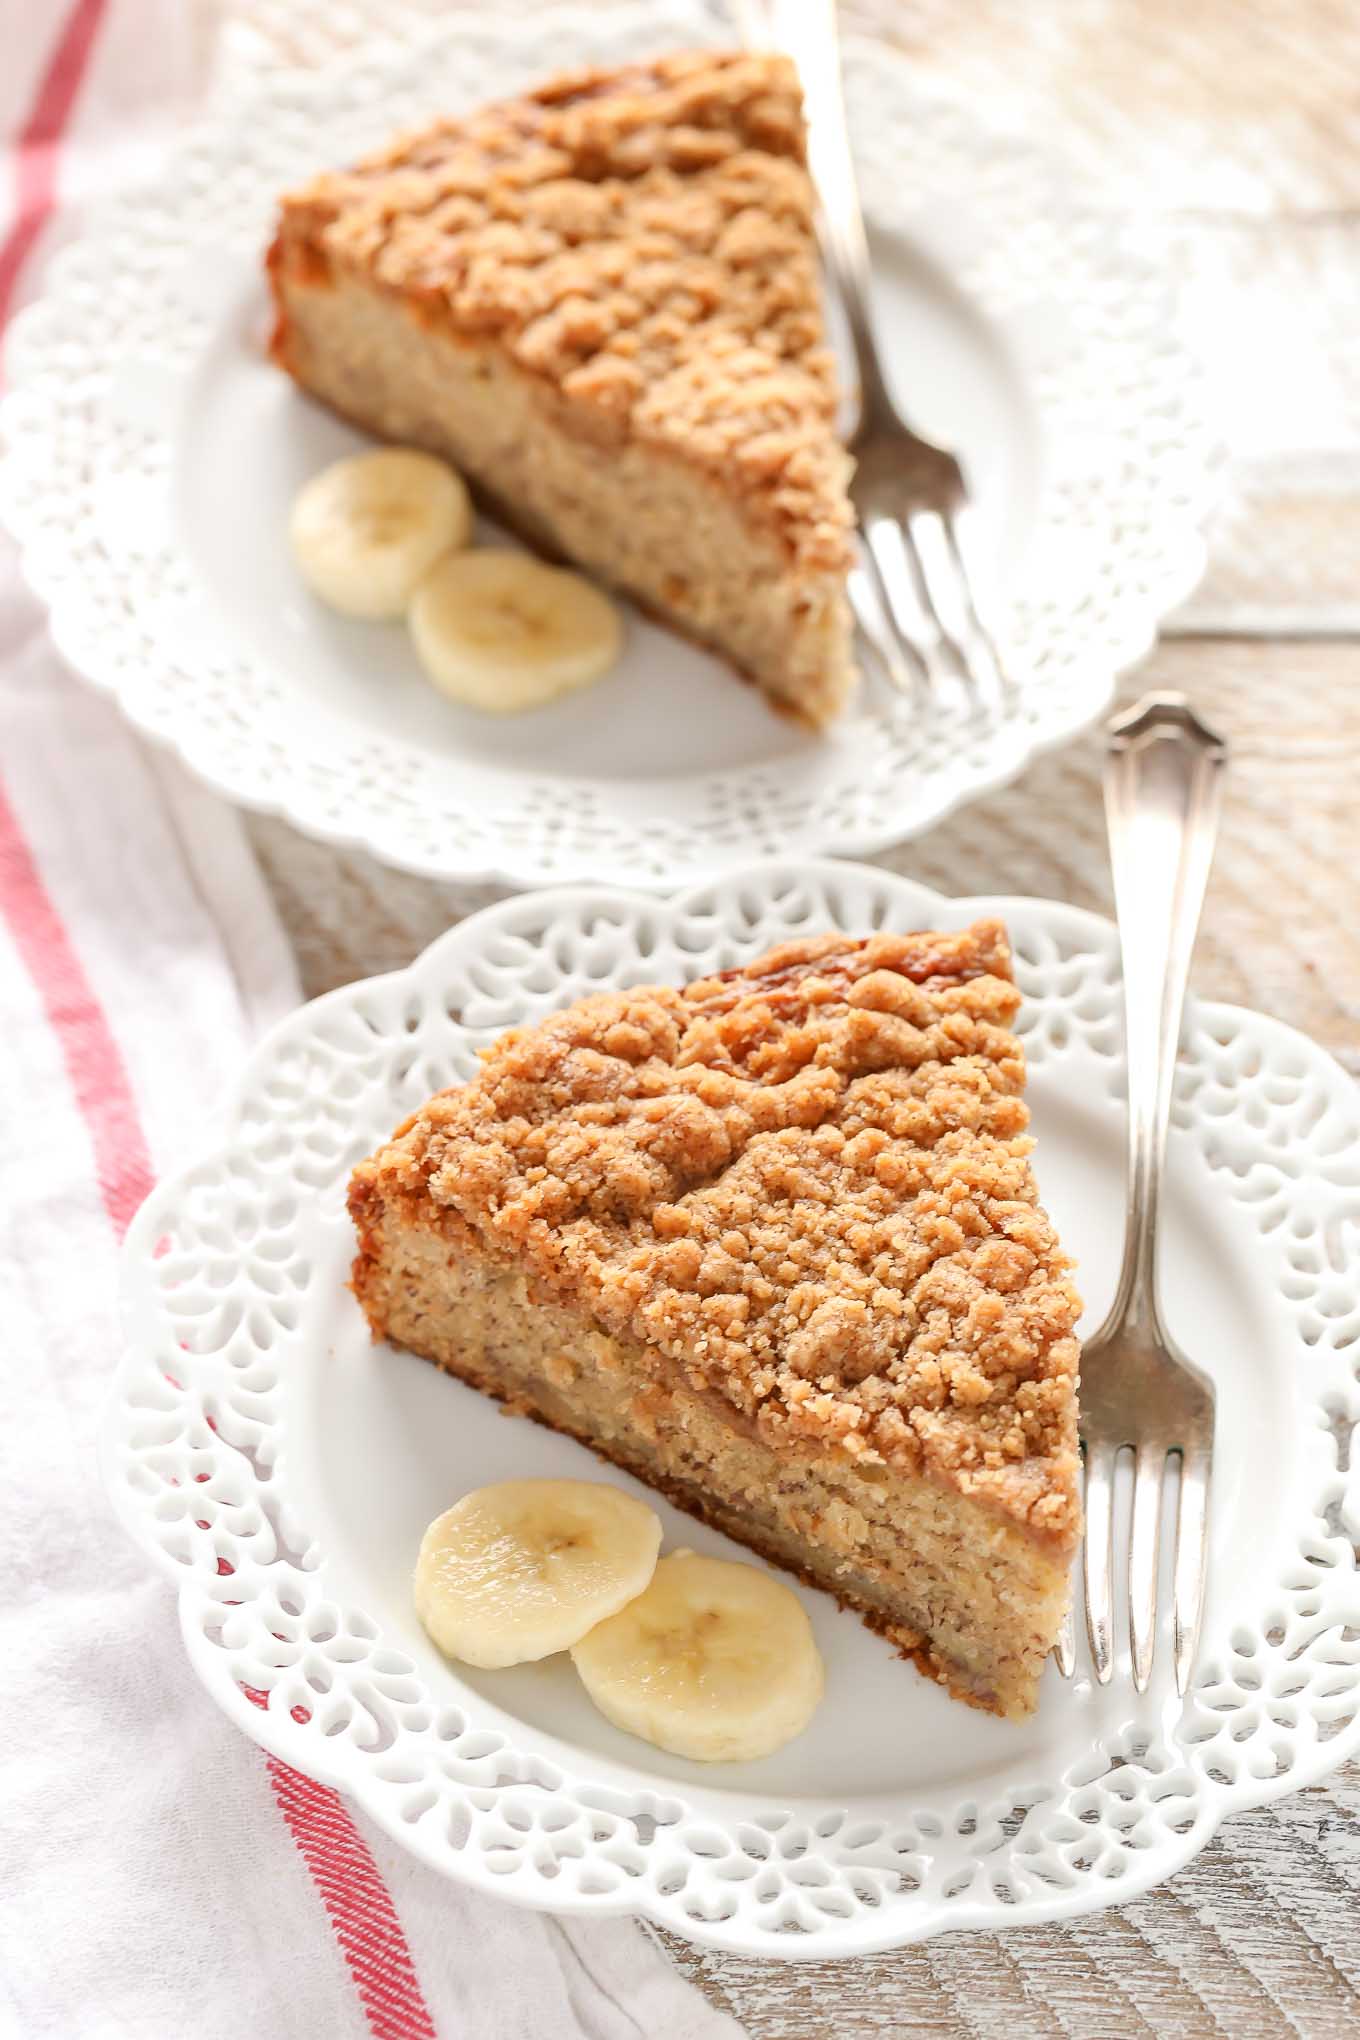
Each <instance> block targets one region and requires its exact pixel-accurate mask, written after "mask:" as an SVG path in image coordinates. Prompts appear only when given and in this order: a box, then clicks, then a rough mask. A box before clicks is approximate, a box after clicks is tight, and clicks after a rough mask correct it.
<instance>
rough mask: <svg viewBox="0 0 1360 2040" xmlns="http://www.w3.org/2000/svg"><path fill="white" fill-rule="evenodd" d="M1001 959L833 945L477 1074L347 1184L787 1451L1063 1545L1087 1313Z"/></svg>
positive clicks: (953, 945) (942, 946)
mask: <svg viewBox="0 0 1360 2040" xmlns="http://www.w3.org/2000/svg"><path fill="white" fill-rule="evenodd" d="M1017 1004H1018V994H1017V992H1016V989H1015V986H1014V984H1013V982H1012V980H1011V969H1010V955H1009V949H1008V946H1007V942H1006V936H1005V931H1004V929H1003V928H1002V927H1001V926H1000V925H999V924H998V923H996V922H979V923H978V924H977V925H976V926H974V927H972V928H968V929H965V930H963V931H962V932H961V933H957V934H924V935H875V936H872V937H870V938H868V939H867V940H864V941H852V940H847V938H845V937H843V936H826V937H822V938H819V939H816V940H811V941H797V942H791V943H788V944H786V945H785V946H784V947H782V948H780V949H776V950H773V951H771V953H770V954H769V955H767V956H765V957H763V958H761V959H760V961H759V962H756V963H753V964H749V965H747V966H744V967H743V968H742V969H741V970H739V971H736V972H730V973H727V974H725V975H723V976H721V977H716V978H708V979H705V980H703V981H701V982H699V983H696V984H691V985H689V986H688V987H687V988H686V989H685V990H684V991H676V990H672V989H669V988H666V987H661V988H647V989H643V990H637V991H630V992H610V993H606V994H602V995H600V996H597V997H594V998H588V999H584V1000H582V1001H581V1002H580V1003H579V1004H578V1005H575V1006H572V1007H570V1008H569V1009H568V1010H567V1011H565V1012H562V1013H557V1014H554V1015H553V1016H552V1017H551V1018H550V1019H547V1020H545V1021H543V1022H541V1023H540V1024H539V1025H538V1026H535V1027H531V1028H524V1029H518V1030H514V1031H512V1032H511V1033H509V1034H506V1035H504V1036H503V1037H502V1038H501V1040H499V1041H498V1042H497V1043H496V1044H495V1045H494V1047H492V1048H490V1049H489V1050H487V1051H486V1055H485V1064H484V1067H483V1069H482V1070H481V1072H480V1073H479V1075H478V1076H477V1078H476V1079H475V1081H474V1082H472V1083H471V1084H468V1085H466V1086H465V1087H463V1088H461V1089H459V1090H454V1091H448V1092H444V1093H442V1094H441V1095H440V1096H439V1097H437V1098H434V1099H432V1100H431V1102H430V1103H429V1104H428V1105H427V1106H426V1107H425V1108H424V1110H423V1111H421V1112H420V1113H418V1114H417V1115H416V1117H415V1118H414V1120H412V1121H411V1122H409V1124H408V1126H407V1127H406V1128H405V1129H403V1130H402V1132H401V1133H400V1134H399V1135H398V1137H397V1139H396V1140H395V1141H394V1142H393V1144H392V1145H391V1146H390V1147H388V1148H386V1149H384V1150H383V1151H382V1152H381V1153H380V1154H379V1155H378V1156H376V1157H375V1158H374V1161H373V1162H372V1163H369V1164H365V1165H364V1168H363V1169H362V1170H361V1171H360V1181H361V1182H364V1183H366V1184H367V1185H368V1186H371V1188H373V1189H376V1190H377V1191H378V1192H379V1193H380V1194H381V1196H382V1197H383V1198H385V1199H388V1200H392V1199H398V1200H400V1199H402V1198H403V1197H405V1198H410V1199H414V1200H418V1202H419V1204H420V1205H421V1206H422V1207H423V1208H424V1209H425V1210H426V1211H428V1209H429V1202H430V1200H433V1204H434V1206H435V1207H439V1208H444V1209H447V1210H450V1211H452V1212H454V1213H456V1214H457V1215H458V1217H459V1218H460V1219H461V1220H462V1221H463V1222H464V1223H465V1224H466V1225H468V1226H470V1227H471V1228H472V1229H473V1231H474V1232H475V1233H476V1234H477V1236H478V1237H479V1238H480V1239H481V1240H482V1241H483V1242H484V1244H485V1245H486V1247H487V1248H488V1249H489V1250H490V1251H491V1252H492V1253H494V1254H496V1255H498V1256H500V1257H502V1258H504V1259H507V1260H512V1261H514V1262H515V1263H517V1264H518V1265H520V1266H522V1267H523V1268H525V1270H526V1271H527V1272H528V1274H529V1275H530V1277H531V1278H532V1279H533V1280H534V1281H535V1282H537V1283H538V1284H540V1285H542V1286H543V1287H544V1288H545V1289H546V1290H548V1291H549V1292H550V1293H551V1294H553V1295H554V1296H556V1297H558V1298H561V1299H564V1300H567V1301H571V1302H574V1303H576V1304H578V1305H579V1306H581V1307H582V1308H584V1309H585V1310H587V1311H588V1312H589V1313H590V1314H591V1315H592V1316H593V1317H594V1318H595V1320H596V1321H597V1322H598V1323H599V1324H600V1325H601V1326H602V1327H603V1328H604V1329H605V1330H606V1331H610V1332H613V1333H614V1334H616V1335H618V1336H629V1337H632V1338H636V1339H641V1340H644V1341H647V1342H650V1343H651V1344H653V1345H655V1346H657V1347H659V1348H660V1349H661V1350H662V1351H663V1352H664V1353H666V1354H667V1355H668V1356H669V1357H670V1358H671V1359H672V1360H674V1361H677V1362H679V1363H680V1364H682V1365H683V1366H684V1368H685V1371H686V1373H687V1375H688V1377H689V1379H690V1380H691V1382H692V1383H693V1384H694V1385H695V1386H697V1387H699V1388H700V1389H708V1390H711V1391H713V1392H714V1393H716V1394H719V1395H721V1396H723V1397H725V1398H726V1399H727V1401H728V1402H729V1403H730V1404H731V1405H732V1406H733V1407H734V1409H735V1410H737V1411H740V1412H742V1413H743V1415H744V1416H745V1417H746V1418H747V1419H749V1420H752V1421H754V1422H755V1423H756V1424H757V1425H758V1426H759V1428H760V1430H761V1431H762V1432H763V1433H764V1434H765V1435H766V1436H767V1437H768V1438H769V1439H770V1440H771V1442H773V1443H777V1442H778V1441H779V1440H780V1439H781V1438H782V1439H784V1440H789V1441H791V1440H794V1439H803V1440H810V1441H816V1442H818V1443H821V1444H827V1445H831V1446H834V1448H835V1449H837V1450H840V1451H844V1452H846V1453H848V1454H851V1455H853V1456H854V1457H856V1458H857V1459H859V1460H860V1461H861V1463H862V1464H863V1465H864V1466H865V1467H866V1469H869V1468H872V1466H873V1465H874V1464H876V1463H881V1462H888V1463H889V1464H897V1465H907V1466H913V1467H916V1466H924V1467H925V1468H927V1469H929V1470H930V1471H932V1472H934V1473H935V1474H937V1475H939V1476H941V1477H943V1478H946V1479H947V1480H949V1481H950V1482H951V1483H952V1484H953V1485H955V1486H957V1487H960V1488H962V1489H964V1490H966V1491H968V1492H973V1493H976V1494H978V1495H979V1497H980V1498H985V1499H988V1500H990V1501H992V1502H993V1503H995V1504H996V1505H997V1506H998V1507H1001V1508H1003V1509H1004V1510H1005V1511H1006V1512H1007V1513H1008V1514H1010V1515H1012V1516H1014V1517H1017V1518H1019V1519H1021V1520H1024V1521H1027V1522H1028V1523H1029V1524H1030V1525H1031V1526H1032V1527H1033V1528H1034V1529H1035V1530H1036V1531H1041V1532H1043V1533H1045V1534H1047V1535H1049V1536H1052V1537H1054V1538H1057V1539H1060V1540H1064V1539H1068V1538H1070V1537H1071V1536H1072V1535H1073V1534H1074V1533H1075V1527H1076V1524H1077V1521H1078V1515H1079V1511H1078V1506H1077V1499H1076V1478H1075V1476H1076V1418H1075V1400H1074V1390H1075V1384H1076V1370H1077V1347H1076V1342H1075V1340H1074V1339H1073V1336H1072V1332H1073V1327H1074V1325H1075V1323H1076V1320H1077V1316H1078V1313H1079V1309H1080V1305H1079V1302H1078V1299H1077V1296H1076V1293H1075V1291H1074V1290H1073V1287H1072V1284H1071V1282H1070V1280H1069V1277H1068V1264H1067V1262H1066V1260H1065V1259H1064V1256H1063V1254H1062V1252H1061V1250H1060V1248H1059V1246H1058V1242H1057V1238H1056V1236H1055V1233H1054V1230H1053V1226H1052V1224H1051V1223H1050V1221H1049V1219H1048V1218H1047V1216H1046V1215H1045V1213H1044V1212H1043V1211H1042V1210H1041V1209H1040V1207H1039V1205H1038V1202H1037V1197H1036V1190H1035V1183H1034V1178H1033V1175H1032V1173H1031V1170H1030V1165H1029V1151H1030V1146H1031V1142H1030V1140H1029V1138H1028V1136H1027V1134H1026V1131H1025V1129H1026V1125H1027V1119H1028V1115H1027V1113H1026V1109H1025V1106H1024V1103H1023V1100H1022V1097H1021V1092H1022V1089H1023V1085H1024V1063H1023V1058H1022V1054H1021V1049H1020V1045H1019V1043H1018V1042H1017V1041H1016V1039H1015V1037H1014V1035H1013V1034H1012V1033H1011V1032H1010V1023H1011V1021H1012V1019H1013V1018H1014V1015H1015V1011H1016V1007H1017Z"/></svg>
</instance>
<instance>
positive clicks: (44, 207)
mask: <svg viewBox="0 0 1360 2040" xmlns="http://www.w3.org/2000/svg"><path fill="white" fill-rule="evenodd" d="M105 5H106V0H76V4H75V5H74V7H72V9H71V12H70V13H69V15H68V16H67V17H66V26H65V28H64V29H63V30H62V32H61V36H60V38H59V39H58V42H57V46H56V48H55V49H54V50H53V52H52V56H51V60H50V61H49V63H48V66H47V69H46V70H45V71H44V73H43V75H42V77H41V79H40V80H39V81H38V89H37V92H36V93H35V95H34V98H33V104H32V107H31V108H30V110H29V115H28V119H27V120H26V121H25V122H24V125H23V127H22V129H21V130H20V132H19V135H18V138H17V140H16V142H15V144H14V152H13V161H14V213H13V217H12V219H11V221H10V226H9V231H8V232H7V234H6V235H5V238H4V241H3V242H0V332H2V331H3V330H4V326H5V322H6V320H7V319H8V317H9V313H10V307H11V305H12V303H13V301H14V293H15V290H16V288H17V286H18V282H19V277H20V274H21V272H22V270H23V267H24V264H25V263H26V262H27V260H28V258H29V256H30V255H31V254H32V252H33V244H34V242H35V241H36V240H37V238H38V236H39V234H40V233H41V232H42V230H43V228H44V227H45V226H46V225H47V222H48V220H49V219H50V218H51V216H52V210H53V207H54V206H55V204H56V199H57V168H58V164H59V162H60V158H61V140H62V135H63V132H64V130H65V128H66V123H67V122H68V121H69V119H70V117H71V108H72V107H73V106H74V105H75V100H76V94H77V93H78V92H79V90H80V86H81V80H82V79H83V78H84V76H85V72H86V69H87V67H88V65H89V61H90V52H91V50H92V49H93V48H94V40H95V36H96V34H97V33H98V29H99V23H100V20H101V18H102V16H103V14H104V9H105Z"/></svg>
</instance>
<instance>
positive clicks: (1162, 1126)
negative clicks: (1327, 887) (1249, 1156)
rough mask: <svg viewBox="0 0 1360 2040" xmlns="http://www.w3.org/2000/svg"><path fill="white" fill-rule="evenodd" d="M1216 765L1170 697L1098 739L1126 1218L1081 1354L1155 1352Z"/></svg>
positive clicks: (1187, 714)
mask: <svg viewBox="0 0 1360 2040" xmlns="http://www.w3.org/2000/svg"><path fill="white" fill-rule="evenodd" d="M1227 755H1228V754H1227V747H1226V745H1225V744H1224V743H1223V742H1222V740H1221V739H1220V738H1219V737H1217V736H1216V735H1215V734H1214V732H1213V731H1212V730H1210V729H1208V728H1207V727H1206V726H1205V724H1203V723H1202V722H1201V721H1200V720H1199V718H1198V716H1197V715H1196V714H1195V712H1194V710H1193V709H1192V708H1191V707H1190V706H1189V704H1188V703H1187V702H1186V701H1185V700H1184V699H1183V698H1182V697H1181V696H1180V695H1176V694H1163V695H1157V696H1154V697H1153V698H1152V699H1151V700H1150V701H1146V702H1143V703H1141V704H1140V705H1139V707H1138V708H1137V709H1135V710H1133V711H1132V712H1131V714H1129V715H1128V716H1125V717H1124V718H1123V719H1122V720H1120V721H1119V722H1116V723H1115V724H1113V725H1112V727H1111V731H1110V751H1109V757H1108V761H1107V764H1106V771H1105V802H1106V817H1107V822H1108V827H1109V837H1110V862H1111V866H1112V870H1113V874H1114V892H1115V906H1116V910H1117V913H1118V916H1119V936H1120V943H1121V946H1122V949H1123V955H1124V1018H1125V1033H1126V1042H1127V1048H1126V1052H1127V1058H1128V1111H1129V1134H1128V1217H1127V1221H1126V1229H1125V1234H1124V1257H1123V1261H1122V1263H1121V1266H1120V1271H1119V1281H1118V1284H1117V1286H1116V1289H1115V1297H1114V1302H1113V1304H1112V1305H1111V1307H1110V1313H1109V1316H1108V1317H1107V1318H1106V1320H1105V1323H1104V1324H1103V1325H1102V1326H1101V1328H1100V1331H1099V1332H1098V1333H1097V1334H1096V1337H1095V1339H1094V1340H1093V1341H1092V1342H1091V1343H1092V1344H1098V1343H1099V1342H1100V1341H1102V1340H1104V1339H1107V1338H1110V1337H1112V1336H1113V1335H1114V1334H1115V1333H1116V1332H1117V1331H1120V1330H1123V1329H1125V1328H1137V1329H1138V1330H1140V1331H1143V1332H1145V1333H1148V1334H1150V1335H1151V1336H1152V1337H1154V1338H1155V1339H1156V1340H1157V1342H1158V1344H1164V1343H1165V1340H1164V1336H1163V1331H1162V1324H1161V1317H1160V1313H1159V1310H1158V1305H1157V1279H1156V1276H1157V1229H1158V1220H1159V1215H1160V1202H1161V1180H1162V1163H1163V1160H1164V1158H1165V1154H1166V1134H1167V1125H1168V1121H1169V1119H1170V1114H1171V1088H1172V1080H1173V1078H1174V1076H1175V1069H1176V1050H1177V1045H1178V1043H1179V1040H1180V1027H1181V1010H1182V1007H1183V1005H1184V1003H1185V988H1186V981H1187V979H1188V977H1189V973H1190V958H1191V954H1192V952H1193V950H1194V946H1195V930H1196V929H1197V927H1198V926H1199V917H1200V908H1201V906H1202V905H1203V902H1204V890H1205V886H1206V884H1207V882H1208V877H1209V866H1210V862H1211V860H1212V857H1213V847H1214V837H1215V835H1216V833H1217V829H1218V809H1219V800H1220V794H1221V783H1222V775H1223V768H1224V766H1225V765H1226V763H1227Z"/></svg>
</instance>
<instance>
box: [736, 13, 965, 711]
mask: <svg viewBox="0 0 1360 2040" xmlns="http://www.w3.org/2000/svg"><path fill="white" fill-rule="evenodd" d="M733 4H734V11H735V15H736V19H737V24H738V28H739V32H740V34H741V36H742V39H743V41H744V42H745V43H746V45H747V47H748V48H751V49H767V50H768V49H778V50H781V51H782V52H783V53H784V55H786V56H788V57H790V58H791V59H792V61H793V63H794V65H795V67H796V69H797V72H798V77H799V83H800V85H801V87H802V92H803V105H804V110H805V113H806V116H807V124H808V167H809V169H810V171H811V173H812V181H813V184H814V185H815V187H816V191H817V198H818V203H819V207H820V215H821V217H820V238H821V248H822V257H823V261H824V264H825V267H826V270H827V273H828V275H829V278H830V281H831V284H832V287H833V289H834V291H835V294H836V296H837V297H838V298H839V300H840V303H841V307H842V310H843V312H844V314H845V323H846V327H847V329H848V331H849V335H850V343H851V347H852V349H853V352H854V357H855V369H856V375H857V378H858V383H859V407H858V414H857V423H856V425H855V429H854V431H853V433H852V434H851V436H850V439H849V441H848V447H849V451H850V452H851V453H852V454H853V456H854V460H855V471H854V476H853V479H852V481H851V484H850V496H851V501H852V502H853V504H854V506H855V512H856V516H857V517H858V520H859V528H860V535H861V538H862V541H863V544H862V548H861V551H862V558H863V565H862V566H861V567H860V568H859V569H858V570H857V571H856V572H854V573H852V575H851V577H850V599H851V604H852V607H853V609H854V612H855V621H856V623H857V624H858V626H859V629H860V632H861V635H862V636H863V637H864V639H865V640H866V642H867V643H868V646H869V648H870V650H871V651H872V653H873V654H874V657H875V659H876V661H877V663H878V665H879V667H880V669H881V670H882V672H883V673H884V675H885V677H886V678H887V679H888V680H889V681H890V682H891V684H892V685H893V686H894V687H895V688H897V690H898V691H899V692H900V693H903V694H908V695H911V694H914V693H915V692H916V691H917V688H918V686H919V685H921V684H923V683H924V684H925V685H927V686H929V687H932V688H939V687H940V686H942V685H943V684H944V683H946V682H948V681H950V680H953V681H955V682H962V683H963V684H964V686H965V687H966V688H967V690H968V692H969V694H970V696H972V697H973V698H974V699H975V700H978V701H989V702H995V700H996V699H997V697H998V696H999V694H1000V693H1001V691H1002V690H1003V687H1004V680H1003V675H1002V669H1001V662H1000V659H999V657H998V655H997V650H996V646H995V643H994V641H993V638H992V634H991V632H990V630H989V629H988V626H987V624H986V622H985V621H984V617H983V613H982V608H981V606H980V604H979V602H978V599H977V594H976V588H977V577H976V575H975V573H974V572H973V571H972V569H971V568H970V566H969V563H968V559H967V555H966V547H967V544H968V533H967V529H966V512H967V509H968V503H969V495H968V487H967V483H966V482H965V480H964V475H963V470H962V468H961V467H960V466H959V463H958V461H957V460H956V459H955V457H954V455H953V454H952V453H949V452H947V451H946V449H945V448H944V447H941V446H936V445H934V444H933V443H932V442H931V441H930V440H928V439H923V438H922V437H921V436H920V434H919V433H917V432H913V431H912V429H911V427H910V426H909V425H908V424H907V423H906V421H905V419H904V418H903V417H902V415H901V413H900V412H899V411H898V409H897V406H896V404H895V402H894V401H893V397H892V393H891V391H890V390H889V388H888V384H887V379H886V377H885V376H884V373H883V366H882V360H881V357H880V355H879V351H878V345H877V341H876V339H875V336H874V322H873V313H872V309H871V304H870V269H869V245H868V241H867V239H866V237H865V232H864V216H863V214H862V212H861V210H860V203H859V192H858V188H857V186H856V183H855V167H854V162H853V159H852V157H851V154H850V140H849V134H848V132H847V129H846V121H845V103H844V100H843V98H842V95H841V68H840V50H839V43H838V39H837V34H836V7H835V0H733Z"/></svg>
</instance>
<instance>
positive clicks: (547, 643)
mask: <svg viewBox="0 0 1360 2040" xmlns="http://www.w3.org/2000/svg"><path fill="white" fill-rule="evenodd" d="M410 625H411V636H412V638H413V639H414V640H415V647H416V651H417V653H418V654H419V656H420V662H421V664H422V665H423V666H424V668H425V671H426V672H427V673H428V674H429V676H430V678H431V680H433V682H434V684H435V686H436V687H437V688H438V689H439V690H440V692H441V693H442V694H447V695H448V696H449V697H450V699H451V700H453V701H461V702H464V703H466V704H467V706H469V707H470V708H483V709H489V710H491V711H492V713H494V714H497V715H514V714H516V713H518V712H519V711H521V710H523V709H527V708H539V707H541V706H542V704H543V703H544V702H545V701H552V700H553V699H554V698H555V697H556V696H557V695H559V694H567V693H570V692H571V691H572V690H573V689H574V688H577V687H587V686H589V684H590V682H591V681H592V680H598V679H599V678H600V677H601V675H602V674H604V673H607V672H608V670H609V668H610V667H611V666H612V665H613V663H614V661H615V660H616V659H617V658H618V655H619V648H620V646H621V644H622V643H623V624H622V620H621V619H620V616H619V612H618V610H617V609H616V608H615V607H614V604H613V603H612V602H611V601H610V600H609V599H608V597H607V596H604V595H602V594H601V593H600V591H599V589H598V588H594V587H592V586H591V584H590V582H589V581H584V580H582V578H581V576H580V575H579V574H569V573H567V572H565V571H564V570H563V569H562V568H559V567H545V566H544V565H543V563H542V561H541V560H535V559H531V558H530V557H529V555H528V554H527V553H518V552H506V551H504V550H501V549H499V548H495V549H493V548H490V547H488V548H486V549H485V550H482V551H477V552H466V553H453V554H451V555H450V556H449V558H448V559H445V560H441V561H440V562H439V564H438V566H437V567H435V568H434V570H433V572H431V573H430V574H429V575H427V577H426V579H425V580H424V581H422V583H421V585H420V587H419V588H418V589H417V590H416V594H415V599H414V601H413V602H412V604H411V609H410Z"/></svg>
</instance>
